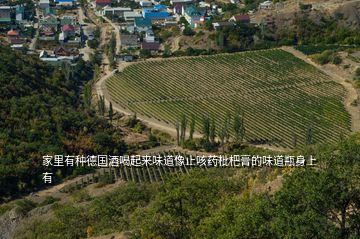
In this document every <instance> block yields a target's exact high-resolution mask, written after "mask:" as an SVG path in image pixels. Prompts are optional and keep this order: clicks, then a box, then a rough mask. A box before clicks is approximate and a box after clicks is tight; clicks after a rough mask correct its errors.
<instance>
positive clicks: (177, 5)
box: [170, 2, 187, 15]
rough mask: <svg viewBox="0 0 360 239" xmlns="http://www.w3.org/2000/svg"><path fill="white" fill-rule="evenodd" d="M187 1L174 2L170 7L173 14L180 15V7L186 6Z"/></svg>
mask: <svg viewBox="0 0 360 239" xmlns="http://www.w3.org/2000/svg"><path fill="white" fill-rule="evenodd" d="M186 4H187V3H180V2H179V3H175V4H174V5H172V6H171V7H170V9H172V12H173V14H177V15H181V14H182V8H183V7H185V6H186Z"/></svg>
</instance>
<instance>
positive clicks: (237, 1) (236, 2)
mask: <svg viewBox="0 0 360 239" xmlns="http://www.w3.org/2000/svg"><path fill="white" fill-rule="evenodd" d="M230 2H231V3H232V4H239V3H240V1H239V0H230Z"/></svg>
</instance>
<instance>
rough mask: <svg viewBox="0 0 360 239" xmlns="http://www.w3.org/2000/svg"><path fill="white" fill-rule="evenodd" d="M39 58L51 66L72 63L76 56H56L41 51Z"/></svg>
mask: <svg viewBox="0 0 360 239" xmlns="http://www.w3.org/2000/svg"><path fill="white" fill-rule="evenodd" d="M39 58H40V60H42V61H44V62H47V63H50V64H52V65H59V64H61V63H62V62H73V61H74V60H76V59H77V58H78V56H56V55H55V54H49V53H48V52H47V51H45V50H43V51H41V52H40V54H39Z"/></svg>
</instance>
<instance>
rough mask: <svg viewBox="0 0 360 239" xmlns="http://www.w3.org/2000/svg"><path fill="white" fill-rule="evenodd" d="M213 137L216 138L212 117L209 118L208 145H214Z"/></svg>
mask: <svg viewBox="0 0 360 239" xmlns="http://www.w3.org/2000/svg"><path fill="white" fill-rule="evenodd" d="M215 137H216V125H215V119H214V117H212V118H211V126H210V134H209V138H210V143H211V144H215Z"/></svg>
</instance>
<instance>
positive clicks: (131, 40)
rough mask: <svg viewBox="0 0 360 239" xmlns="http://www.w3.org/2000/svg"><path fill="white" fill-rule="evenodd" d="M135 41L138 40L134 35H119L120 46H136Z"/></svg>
mask: <svg viewBox="0 0 360 239" xmlns="http://www.w3.org/2000/svg"><path fill="white" fill-rule="evenodd" d="M137 40H138V39H137V36H136V35H129V34H121V35H120V42H121V45H135V44H137Z"/></svg>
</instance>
